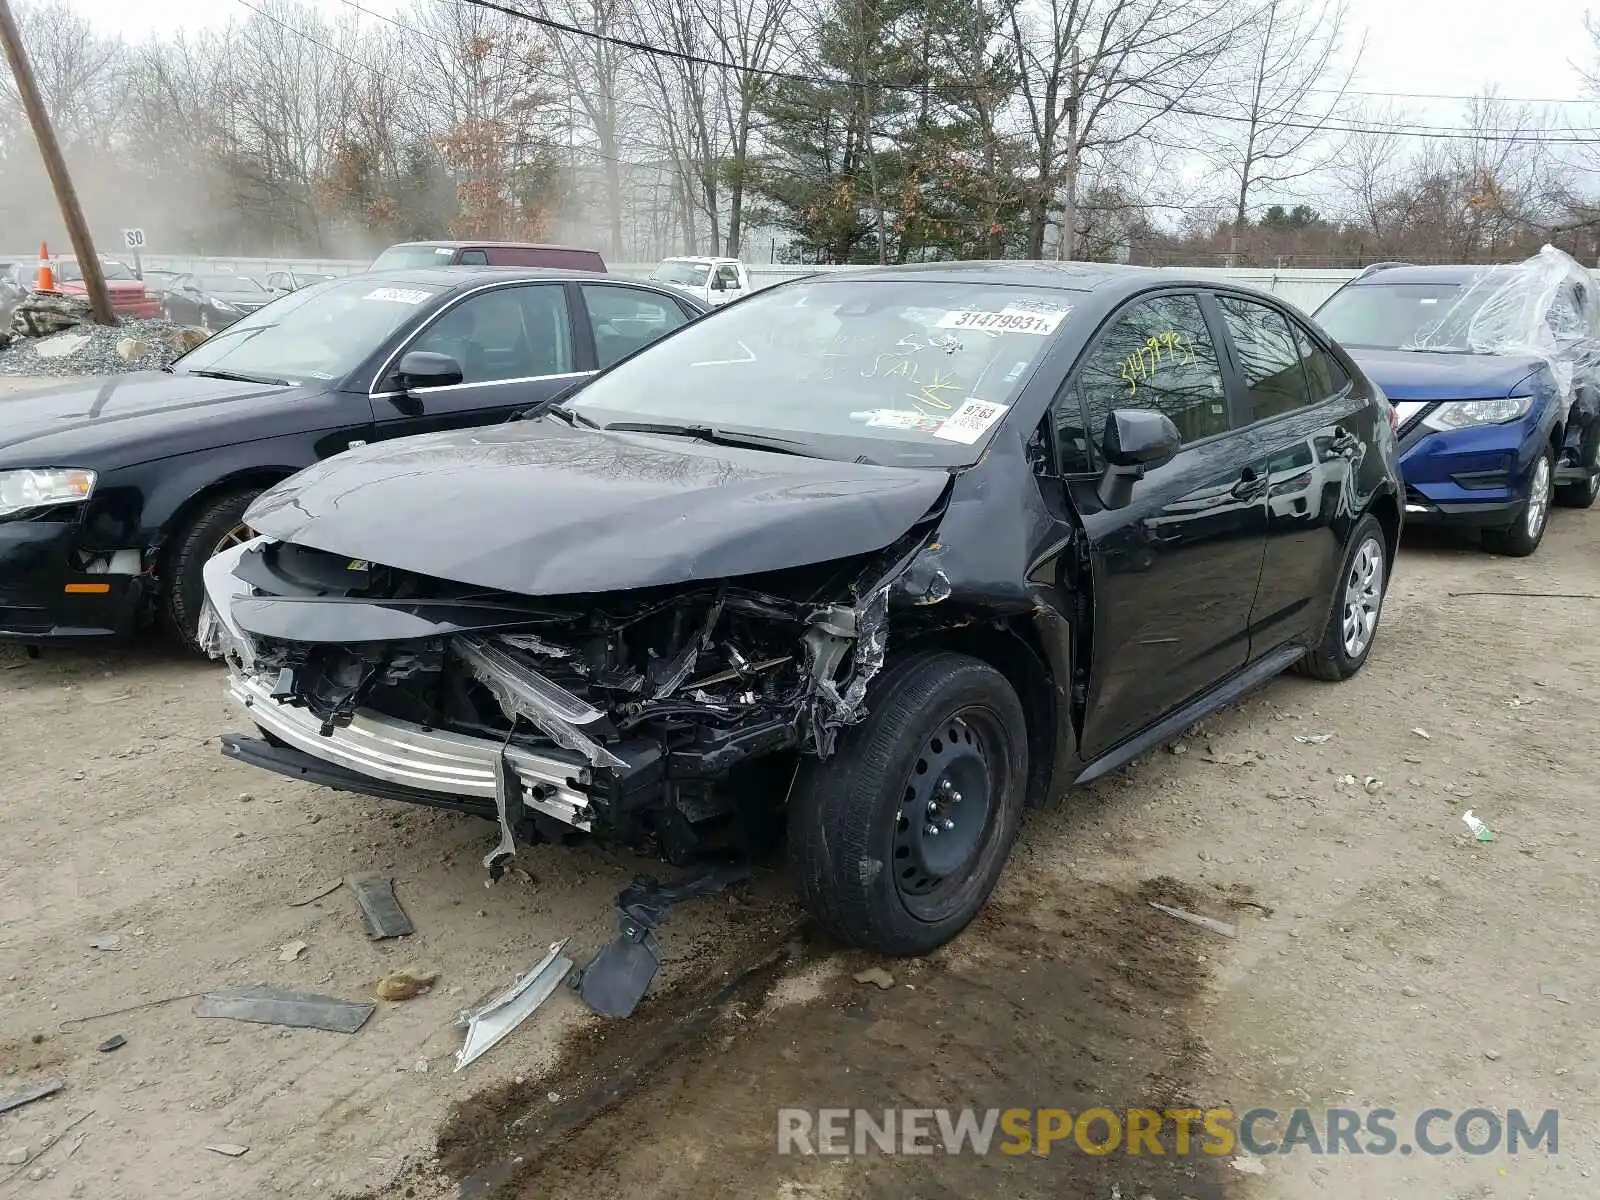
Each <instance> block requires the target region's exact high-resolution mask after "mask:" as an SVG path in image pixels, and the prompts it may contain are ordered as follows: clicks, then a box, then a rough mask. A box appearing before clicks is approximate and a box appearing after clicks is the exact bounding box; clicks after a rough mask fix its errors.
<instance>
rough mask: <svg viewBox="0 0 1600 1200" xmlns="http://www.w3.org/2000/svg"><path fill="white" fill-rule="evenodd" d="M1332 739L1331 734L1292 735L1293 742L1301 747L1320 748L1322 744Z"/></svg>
mask: <svg viewBox="0 0 1600 1200" xmlns="http://www.w3.org/2000/svg"><path fill="white" fill-rule="evenodd" d="M1332 738H1333V734H1331V733H1297V734H1295V735H1294V740H1295V741H1297V742H1299V743H1300V744H1301V745H1302V746H1320V745H1322V744H1323V743H1324V742H1327V741H1331V740H1332Z"/></svg>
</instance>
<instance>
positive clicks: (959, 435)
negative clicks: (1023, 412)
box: [933, 397, 1011, 446]
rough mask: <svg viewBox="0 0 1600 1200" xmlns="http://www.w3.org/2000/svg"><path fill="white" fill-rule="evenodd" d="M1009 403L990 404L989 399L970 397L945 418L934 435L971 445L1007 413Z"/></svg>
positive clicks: (948, 440) (949, 440)
mask: <svg viewBox="0 0 1600 1200" xmlns="http://www.w3.org/2000/svg"><path fill="white" fill-rule="evenodd" d="M1010 407H1011V406H1010V405H1009V404H990V403H989V402H988V401H987V400H974V399H972V398H970V397H968V399H967V400H966V402H965V403H963V404H962V406H961V407H960V408H958V409H956V411H955V412H953V413H951V414H950V415H949V416H948V417H946V418H945V419H944V423H943V424H942V425H940V426H939V428H937V429H935V430H934V431H933V436H934V437H936V438H943V439H944V440H945V441H947V442H960V443H961V444H962V445H964V446H970V445H972V444H973V443H974V442H976V441H977V440H978V439H979V438H981V437H982V436H983V435H984V434H986V433H988V432H989V429H990V427H991V426H993V425H994V423H995V422H996V421H998V420H999V419H1000V418H1001V417H1003V416H1005V415H1006V410H1007V409H1009V408H1010Z"/></svg>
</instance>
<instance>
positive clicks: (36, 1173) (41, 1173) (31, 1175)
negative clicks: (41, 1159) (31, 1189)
mask: <svg viewBox="0 0 1600 1200" xmlns="http://www.w3.org/2000/svg"><path fill="white" fill-rule="evenodd" d="M48 1174H49V1172H48V1171H46V1170H45V1169H44V1168H43V1167H35V1168H33V1170H31V1171H29V1172H28V1181H29V1182H30V1183H43V1182H44V1178H45V1176H46V1175H48Z"/></svg>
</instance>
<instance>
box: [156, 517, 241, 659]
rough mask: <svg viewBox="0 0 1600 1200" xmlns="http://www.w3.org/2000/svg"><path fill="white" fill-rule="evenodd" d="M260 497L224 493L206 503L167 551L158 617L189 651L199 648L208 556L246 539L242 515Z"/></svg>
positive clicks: (180, 531) (174, 539)
mask: <svg viewBox="0 0 1600 1200" xmlns="http://www.w3.org/2000/svg"><path fill="white" fill-rule="evenodd" d="M260 494H261V493H260V491H258V490H255V489H250V490H245V491H237V492H227V493H225V494H223V495H220V496H218V497H216V498H215V499H213V500H210V501H208V502H207V503H206V504H205V505H204V506H202V507H201V509H200V511H199V512H197V513H195V514H194V516H193V517H191V518H190V520H189V523H188V524H187V525H185V526H184V527H183V528H182V529H181V530H179V532H178V534H177V536H176V537H175V538H173V540H172V543H171V544H170V545H169V546H168V548H167V555H166V562H165V565H164V569H163V570H162V579H163V586H164V589H165V592H166V596H165V600H164V603H163V614H162V615H163V617H164V619H165V621H166V624H167V627H168V628H169V629H170V630H171V631H172V632H173V633H174V634H176V635H177V637H178V638H179V640H181V641H182V642H183V644H184V645H186V646H188V647H189V649H191V650H195V651H198V650H199V649H200V642H199V639H198V637H197V634H198V633H199V626H200V609H201V606H202V605H203V604H204V603H205V596H206V585H205V576H204V571H205V566H206V562H207V561H208V560H209V559H210V558H211V556H212V555H214V554H220V553H221V552H222V551H224V550H226V549H227V548H228V547H229V546H236V545H238V544H239V543H240V542H242V541H247V540H248V539H249V537H250V530H249V529H248V528H247V527H246V525H245V523H244V512H245V509H247V508H249V507H250V503H251V501H253V500H254V499H255V498H256V497H257V496H259V495H260Z"/></svg>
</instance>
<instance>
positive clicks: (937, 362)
mask: <svg viewBox="0 0 1600 1200" xmlns="http://www.w3.org/2000/svg"><path fill="white" fill-rule="evenodd" d="M1073 300H1074V293H1072V292H1069V291H1061V290H1056V289H1044V288H1037V287H1018V286H1002V285H996V284H988V283H981V282H980V283H938V282H931V281H930V282H921V281H917V282H899V281H895V282H891V281H878V280H852V279H848V278H840V277H835V278H832V279H817V280H806V281H804V282H798V283H792V284H786V285H783V286H780V287H777V288H774V289H771V290H769V291H764V292H758V293H756V294H755V295H754V296H752V297H750V298H749V299H747V300H744V301H743V302H741V303H739V304H737V305H734V306H732V307H730V308H728V309H727V310H726V311H724V312H722V313H719V314H718V315H717V316H716V317H714V318H708V319H706V320H704V321H696V322H694V323H692V324H690V325H686V326H684V327H683V328H682V329H681V330H679V331H678V332H676V333H674V334H671V335H669V336H668V337H666V338H664V339H663V340H662V341H660V342H657V343H656V344H655V345H653V346H651V347H649V348H648V349H646V350H645V351H643V352H642V353H640V354H638V355H636V356H634V357H633V358H630V359H626V360H624V361H623V362H622V363H620V364H619V365H618V366H617V367H616V368H614V369H613V370H611V371H608V372H606V373H605V374H603V375H601V376H599V377H597V378H596V379H595V380H594V381H593V382H592V383H591V384H589V385H588V386H587V387H586V388H584V389H583V390H582V391H581V392H580V393H579V394H578V395H577V396H576V397H574V399H573V401H572V403H571V404H570V405H568V407H569V408H572V409H574V410H576V411H578V412H580V413H581V414H582V415H583V416H584V417H586V418H587V419H589V420H591V421H594V422H596V423H598V424H601V425H611V424H616V423H619V422H628V423H649V424H662V425H673V426H700V427H708V426H709V427H712V428H715V429H717V430H719V431H726V432H739V431H744V432H749V433H760V434H764V435H768V436H771V437H773V438H777V439H784V440H786V441H788V442H790V443H792V446H791V447H789V448H793V449H796V450H798V451H799V452H801V453H805V454H811V455H814V456H815V457H819V458H856V457H858V456H864V457H866V458H867V459H868V460H869V461H871V462H876V463H885V464H892V465H899V466H946V467H948V466H965V465H969V464H971V463H974V462H976V461H977V460H978V457H979V456H980V455H981V454H982V452H983V447H984V445H985V444H986V443H987V441H988V439H989V437H990V436H991V435H992V434H993V432H994V431H995V430H996V429H997V428H999V425H1000V422H1001V420H1002V418H1003V417H1004V416H1005V413H1006V411H1007V409H1008V408H1009V407H1010V405H1011V404H1012V403H1013V402H1014V401H1015V400H1016V398H1017V395H1018V393H1020V392H1021V390H1022V388H1023V386H1024V385H1025V384H1026V383H1027V381H1028V379H1029V378H1030V376H1031V375H1032V373H1033V369H1034V367H1035V366H1036V365H1037V364H1038V362H1039V360H1040V358H1042V357H1043V355H1044V352H1045V350H1046V349H1047V348H1048V346H1049V345H1050V343H1051V340H1052V338H1053V337H1054V336H1055V334H1056V332H1057V329H1058V327H1059V326H1060V325H1061V324H1062V322H1063V321H1064V320H1065V319H1066V318H1067V316H1068V315H1069V314H1070V313H1071V311H1072V306H1073Z"/></svg>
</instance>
